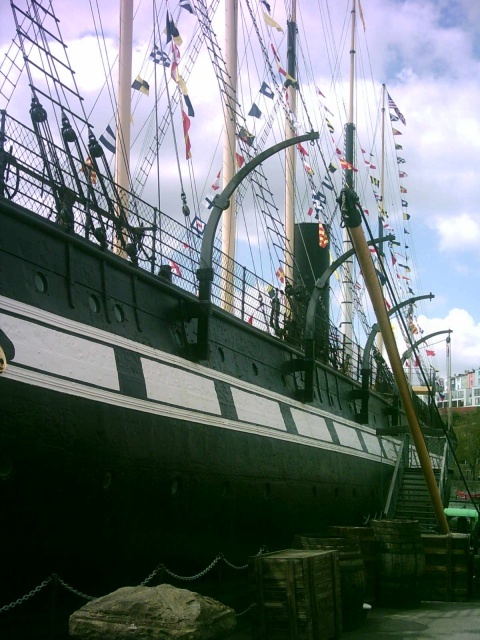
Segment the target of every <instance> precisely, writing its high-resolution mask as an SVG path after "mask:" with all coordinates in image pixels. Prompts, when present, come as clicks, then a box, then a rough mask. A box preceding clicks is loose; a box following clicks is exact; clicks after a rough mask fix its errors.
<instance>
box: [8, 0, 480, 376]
mask: <svg viewBox="0 0 480 640" xmlns="http://www.w3.org/2000/svg"><path fill="white" fill-rule="evenodd" d="M136 4H137V3H136ZM146 4H148V3H145V2H144V3H143V8H142V7H141V11H140V13H139V18H138V21H139V23H143V24H144V25H145V26H146V25H148V24H149V22H150V10H149V9H148V8H147V9H145V5H146ZM170 4H171V6H172V7H173V8H175V7H176V4H177V3H176V2H172V3H170ZM271 5H272V13H273V14H274V15H275V17H276V19H277V20H279V21H280V22H281V21H283V22H284V19H285V9H284V7H283V3H280V2H271ZM299 5H301V9H300V11H299V13H300V19H301V20H304V21H305V22H307V23H308V25H307V26H308V28H309V29H310V30H311V32H312V35H313V37H312V40H311V44H310V45H309V46H310V47H311V53H312V55H317V56H318V59H319V64H321V63H322V62H323V61H324V59H325V58H326V56H325V51H324V45H323V41H322V36H321V34H322V33H323V32H322V31H321V29H320V26H319V24H318V16H319V13H320V9H321V10H322V11H323V12H325V7H326V6H327V5H326V2H325V1H324V0H321V1H319V2H314V1H311V0H309V2H308V3H306V2H305V1H304V0H299ZM346 7H347V2H346V1H345V2H343V0H335V2H330V3H328V9H329V15H330V18H331V24H332V28H333V30H334V31H335V30H336V31H337V34H340V32H341V30H342V21H343V20H344V19H345V15H346V14H347V13H348V11H347V9H346ZM362 7H363V14H364V17H365V23H366V32H365V34H364V39H365V43H366V45H365V49H364V58H363V64H364V68H363V69H362V72H365V73H368V74H370V75H371V79H372V80H373V82H374V83H376V84H377V85H378V86H380V85H381V84H382V83H386V84H387V86H388V90H389V92H390V94H391V95H392V97H393V98H394V100H395V102H396V104H397V105H398V107H399V108H400V110H401V111H402V113H403V114H404V115H405V117H406V120H407V126H406V127H405V128H404V129H403V131H402V133H403V137H402V144H403V148H404V151H402V154H403V156H404V158H405V160H406V163H405V165H404V167H405V171H407V172H408V179H407V180H406V181H405V183H404V184H405V186H407V188H408V202H409V213H410V214H411V220H410V229H411V233H412V237H411V239H412V242H411V252H412V261H413V264H414V267H415V285H416V286H415V290H416V293H429V292H433V293H434V294H435V299H434V300H433V301H432V302H430V303H425V304H422V305H421V307H420V308H419V311H418V322H419V324H420V326H421V327H422V329H423V330H424V331H425V333H431V332H434V331H440V330H445V329H452V330H453V334H452V359H453V365H452V370H453V372H462V371H463V370H465V369H469V368H477V367H480V299H479V295H478V284H477V273H478V270H479V266H480V264H479V263H480V252H479V242H480V217H479V214H480V211H479V208H480V188H479V178H478V167H477V164H478V161H477V158H478V157H479V155H480V154H479V152H480V116H479V111H478V106H479V105H480V82H479V81H478V78H479V77H480V44H479V43H480V33H479V31H480V3H478V2H467V1H463V0H457V1H447V0H406V1H400V0H363V2H362ZM142 11H143V13H142ZM57 13H58V15H59V17H60V18H61V20H62V25H61V26H62V32H63V35H64V38H65V40H66V41H67V42H68V43H69V46H70V55H71V59H72V63H73V66H74V67H75V69H76V70H77V74H78V75H77V80H78V82H79V86H80V88H81V91H82V93H84V95H85V96H86V101H88V102H92V100H93V99H94V97H95V96H96V95H97V94H98V91H99V89H100V87H101V84H102V73H101V65H100V63H99V62H97V63H94V64H92V62H91V60H90V59H89V58H87V53H86V52H88V53H89V54H91V53H92V51H93V49H94V48H95V47H96V44H95V41H94V36H93V31H92V28H91V18H90V14H89V9H88V6H87V5H86V4H82V3H78V2H76V1H75V2H73V0H62V2H61V3H57ZM1 14H2V20H0V47H1V52H3V51H4V50H5V47H6V44H7V43H8V41H9V39H10V38H11V37H12V35H13V33H12V31H11V19H10V9H9V7H7V6H6V3H4V5H3V6H2V9H1ZM102 15H103V24H104V29H105V33H106V35H107V38H109V40H108V44H109V47H110V48H111V52H114V50H115V47H116V40H115V37H116V30H117V22H118V2H117V0H112V1H110V0H109V1H105V2H102ZM336 37H338V38H340V35H337V36H336ZM362 37H363V36H362ZM144 46H145V42H142V41H140V40H139V41H137V47H138V51H137V55H138V56H140V54H141V53H142V52H143V49H144ZM142 55H143V53H142ZM319 82H323V83H324V85H323V86H328V83H329V77H328V67H327V65H325V69H324V76H323V78H322V76H320V77H319ZM197 93H198V97H197V105H198V107H199V109H202V108H204V107H205V108H206V106H208V100H207V99H206V97H205V96H201V95H200V91H198V92H197ZM327 97H328V96H327ZM202 100H203V101H204V102H202ZM205 105H206V106H205ZM0 106H2V105H0ZM97 111H98V112H100V111H101V107H97ZM99 123H100V124H99V126H102V127H103V126H105V120H103V121H102V120H101V119H99ZM136 126H137V125H136ZM207 128H208V127H205V130H207ZM200 144H201V143H199V142H197V148H198V146H200ZM168 170H170V169H168ZM173 173H174V171H173V169H172V174H173ZM430 348H433V349H435V351H436V354H437V355H436V357H435V358H433V359H432V360H431V364H433V366H435V367H437V368H438V369H439V370H440V372H441V373H445V355H444V354H445V343H444V341H443V340H442V341H440V342H439V343H438V344H436V340H434V341H433V342H432V344H430Z"/></svg>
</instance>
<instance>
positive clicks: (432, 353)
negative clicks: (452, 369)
mask: <svg viewBox="0 0 480 640" xmlns="http://www.w3.org/2000/svg"><path fill="white" fill-rule="evenodd" d="M425 353H426V354H427V356H434V355H435V351H433V350H432V349H425Z"/></svg>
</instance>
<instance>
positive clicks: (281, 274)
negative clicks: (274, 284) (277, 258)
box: [276, 267, 285, 284]
mask: <svg viewBox="0 0 480 640" xmlns="http://www.w3.org/2000/svg"><path fill="white" fill-rule="evenodd" d="M276 275H277V278H278V279H279V280H280V282H281V283H282V284H283V283H284V282H285V273H284V271H283V269H282V267H278V269H277V272H276Z"/></svg>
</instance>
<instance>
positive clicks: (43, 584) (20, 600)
mask: <svg viewBox="0 0 480 640" xmlns="http://www.w3.org/2000/svg"><path fill="white" fill-rule="evenodd" d="M267 552H268V549H267V548H266V547H261V548H260V550H259V551H258V553H256V554H255V557H257V556H261V555H263V554H264V553H267ZM220 561H223V562H224V563H225V564H226V565H227V566H228V567H230V568H231V569H235V570H236V571H244V570H245V569H248V563H247V564H244V565H235V564H233V563H232V562H229V561H228V560H227V559H226V558H225V556H224V555H223V553H219V554H218V555H216V556H215V558H214V559H213V561H212V562H211V563H210V564H209V565H208V567H205V569H203V571H200V572H199V573H196V574H195V575H193V576H179V575H178V574H176V573H173V571H170V570H169V569H167V567H166V566H165V565H164V564H159V565H158V566H157V567H156V568H155V569H154V570H153V571H152V573H151V574H150V575H149V576H147V577H146V578H145V580H144V581H143V582H141V583H140V585H139V586H141V587H146V586H147V583H148V582H150V580H151V579H152V578H154V577H155V576H156V575H157V573H159V572H160V571H163V572H164V573H166V574H167V575H169V576H170V577H172V578H175V579H176V580H184V581H187V580H198V579H199V578H203V576H205V575H206V574H207V573H208V572H209V571H211V570H212V569H213V567H214V566H215V565H216V564H217V563H218V562H220ZM52 580H56V581H57V582H58V583H59V584H61V585H62V587H64V588H65V589H67V591H70V592H71V593H73V594H75V595H76V596H79V597H80V598H83V599H84V600H90V601H91V600H96V596H88V595H87V594H86V593H82V592H81V591H78V590H77V589H75V588H74V587H72V586H71V585H69V584H68V583H67V582H65V580H62V578H60V576H58V575H57V574H55V573H53V574H52V575H51V576H49V577H48V578H46V579H45V580H44V581H43V582H41V583H40V584H39V585H37V586H36V587H35V588H34V589H32V590H31V591H29V592H28V593H26V594H25V595H23V596H22V597H21V598H18V600H14V601H13V602H10V603H9V604H6V605H4V606H3V607H0V613H3V612H4V611H9V610H10V609H13V608H14V607H16V606H18V605H20V604H23V603H24V602H26V601H27V600H29V599H30V598H32V597H33V596H34V595H36V594H37V593H39V592H40V591H41V590H42V589H43V588H44V587H46V586H47V584H49V583H50V582H51V581H52ZM254 606H255V604H251V605H250V606H249V607H248V609H245V611H242V612H241V613H236V614H235V615H236V616H237V617H239V616H243V615H244V614H246V613H247V612H248V611H250V609H252V607H254Z"/></svg>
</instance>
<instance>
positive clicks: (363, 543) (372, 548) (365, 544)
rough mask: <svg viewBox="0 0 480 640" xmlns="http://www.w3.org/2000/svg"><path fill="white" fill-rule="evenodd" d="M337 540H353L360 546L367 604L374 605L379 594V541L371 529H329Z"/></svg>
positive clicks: (336, 527) (337, 527)
mask: <svg viewBox="0 0 480 640" xmlns="http://www.w3.org/2000/svg"><path fill="white" fill-rule="evenodd" d="M328 532H329V534H330V535H331V536H332V537H336V538H351V539H353V540H355V541H356V542H357V543H358V545H359V546H360V552H361V554H362V559H363V565H364V567H365V602H368V603H369V604H373V603H374V602H375V597H376V593H377V547H378V543H377V539H376V538H375V532H374V530H373V529H372V528H371V527H339V526H335V527H329V529H328Z"/></svg>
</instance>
